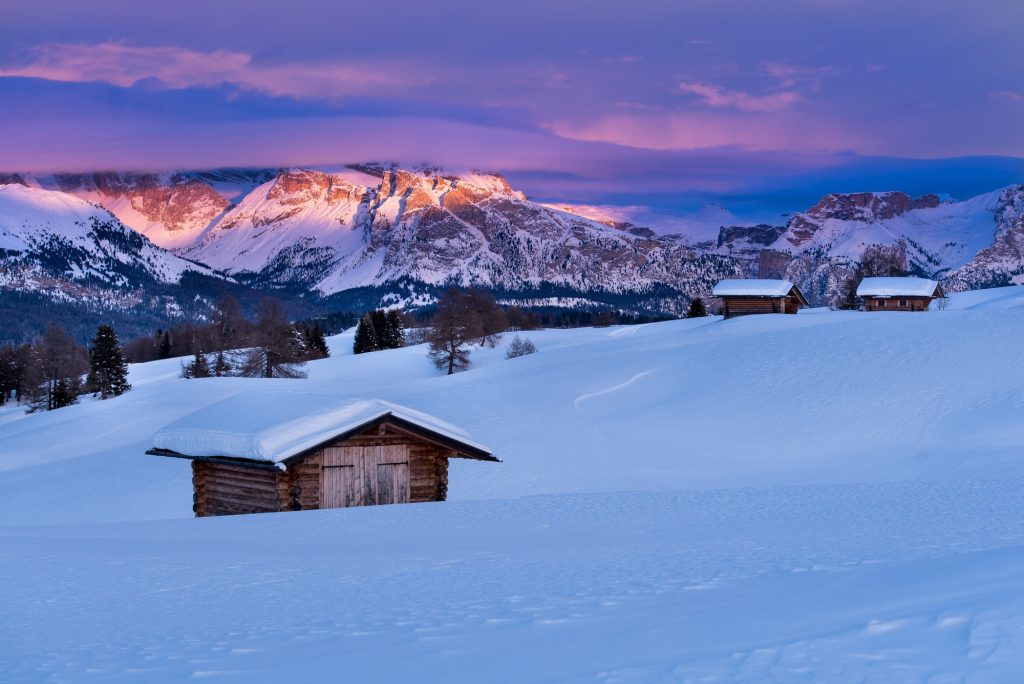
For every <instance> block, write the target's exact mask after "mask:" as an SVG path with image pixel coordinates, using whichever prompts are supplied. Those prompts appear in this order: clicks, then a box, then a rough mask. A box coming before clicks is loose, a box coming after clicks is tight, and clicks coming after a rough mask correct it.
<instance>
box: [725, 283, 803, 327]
mask: <svg viewBox="0 0 1024 684" xmlns="http://www.w3.org/2000/svg"><path fill="white" fill-rule="evenodd" d="M712 295H714V296H715V297H719V298H720V299H721V300H722V313H723V314H724V315H725V317H726V318H732V317H734V316H748V315H751V314H770V313H780V314H795V313H796V312H797V311H798V310H799V309H800V308H801V307H804V306H808V304H807V299H806V298H805V297H804V295H803V293H802V292H800V289H799V288H798V287H797V286H796V285H794V284H793V283H791V282H789V281H788V280H765V279H756V278H750V279H745V280H744V279H738V280H722V281H719V283H718V284H717V285H715V289H714V290H713V291H712Z"/></svg>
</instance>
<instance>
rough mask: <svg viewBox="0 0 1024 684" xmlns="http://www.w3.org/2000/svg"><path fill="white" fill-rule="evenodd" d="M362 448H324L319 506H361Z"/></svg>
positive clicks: (362, 503)
mask: <svg viewBox="0 0 1024 684" xmlns="http://www.w3.org/2000/svg"><path fill="white" fill-rule="evenodd" d="M362 482H363V449H361V448H360V447H329V448H327V449H324V470H323V477H322V478H321V482H320V508H346V507H348V506H363V505H364V501H363V500H364V497H363V487H362Z"/></svg>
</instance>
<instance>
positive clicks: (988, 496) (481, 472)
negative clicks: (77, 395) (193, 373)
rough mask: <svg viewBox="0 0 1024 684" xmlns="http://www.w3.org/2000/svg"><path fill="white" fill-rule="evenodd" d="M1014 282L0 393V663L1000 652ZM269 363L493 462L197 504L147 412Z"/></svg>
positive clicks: (798, 669)
mask: <svg viewBox="0 0 1024 684" xmlns="http://www.w3.org/2000/svg"><path fill="white" fill-rule="evenodd" d="M1022 314H1024V288H1003V289H996V290H987V291H983V292H968V293H963V294H958V295H954V297H953V301H952V303H951V306H950V308H949V309H947V310H944V311H934V312H929V313H924V314H901V313H879V314H866V313H860V312H830V311H822V310H814V311H804V312H801V313H800V314H799V315H797V316H756V317H748V318H740V319H734V320H730V321H722V320H720V319H718V318H706V319H697V320H689V321H675V322H668V323H658V324H651V325H645V326H636V327H616V328H604V329H580V330H558V331H555V330H551V331H536V332H529V333H524V335H526V336H527V337H529V338H530V339H532V340H533V341H534V342H535V343H536V344H537V346H538V348H539V352H538V353H537V354H534V355H531V356H527V357H522V358H518V359H513V360H505V359H504V358H503V349H502V347H503V346H504V345H505V344H507V343H508V341H509V340H508V336H506V338H505V339H504V340H503V341H502V344H501V345H500V346H499V347H498V348H495V349H483V350H477V351H475V352H474V354H473V359H474V367H473V368H472V369H471V370H469V371H467V372H464V373H461V374H458V375H455V376H451V377H448V376H442V375H439V374H438V372H437V371H435V370H434V369H433V368H432V367H431V366H430V364H429V363H428V362H427V360H426V358H425V354H424V349H423V348H422V347H412V348H407V349H401V350H394V351H386V352H376V353H372V354H364V355H359V356H353V355H351V354H350V353H347V349H348V347H349V345H350V344H351V335H350V334H349V335H342V336H339V337H335V338H332V339H331V340H330V342H331V345H332V349H333V351H334V356H333V357H332V358H330V359H325V360H322V361H317V362H313V363H311V364H310V365H309V370H310V377H309V378H308V379H305V380H279V381H278V380H246V379H208V380H191V381H186V380H182V379H179V378H178V377H177V374H178V371H179V369H180V366H179V364H180V362H179V361H177V360H167V361H159V362H154V363H149V364H142V365H138V366H134V367H133V368H132V376H131V380H132V382H133V384H134V385H135V387H134V389H133V390H132V391H131V392H130V393H128V394H126V395H124V396H122V397H119V398H116V399H112V400H109V401H105V402H98V401H85V402H83V403H82V404H81V405H78V406H74V407H69V408H66V409H61V410H58V411H53V412H50V413H45V414H37V415H31V416H22V415H21V414H19V413H16V412H15V411H14V410H13V409H10V408H5V409H2V410H0V468H3V470H2V471H0V521H2V522H0V549H2V552H0V583H2V584H3V586H4V588H5V594H4V609H5V617H6V619H5V620H3V621H0V643H3V644H4V647H3V648H0V675H2V676H0V678H2V679H3V680H4V681H11V682H21V681H26V682H27V681H67V680H74V681H80V680H87V679H90V678H92V679H99V680H103V681H132V680H139V679H144V680H146V681H154V682H161V681H180V680H182V679H188V678H207V677H217V678H218V679H220V680H225V681H240V682H241V681H244V682H261V681H280V680H281V679H282V678H285V679H289V680H296V681H313V680H322V679H325V678H333V677H335V676H336V674H337V673H338V672H344V673H346V676H347V677H351V678H352V679H353V680H354V681H366V680H379V681H408V680H410V679H418V680H424V681H452V682H480V681H499V682H506V681H507V682H512V681H517V682H518V681H534V682H591V681H604V682H669V681H744V682H745V681H780V682H789V681H836V682H864V681H867V682H872V681H878V682H889V681H911V682H918V681H920V682H943V681H993V682H994V681H1000V682H1002V681H1014V679H1015V678H1016V677H1017V675H1018V674H1019V672H1020V671H1021V669H1022V668H1024V621H1022V618H1021V616H1022V615H1024V599H1022V598H1021V597H1022V596H1024V579H1022V576H1021V573H1020V567H1021V566H1022V565H1024V507H1022V503H1021V497H1020V491H1021V488H1022V486H1024V462H1022V459H1021V456H1020V455H1021V454H1022V453H1024V430H1022V429H1021V427H1020V423H1019V420H1018V416H1019V415H1020V412H1021V409H1022V405H1024V399H1022V397H1024V363H1022V362H1024V358H1022V355H1024V352H1022V351H1021V350H1020V345H1019V344H1018V340H1019V339H1020V337H1021V334H1022V333H1024V329H1022V326H1024V316H1022ZM288 388H302V389H303V391H317V392H324V393H327V394H331V395H333V396H338V397H351V396H375V397H379V398H381V399H384V400H388V401H394V402H398V403H401V404H403V405H407V406H410V407H412V408H414V409H418V410H423V411H426V412H428V413H430V414H432V415H436V416H438V417H440V418H442V419H444V420H448V421H451V422H452V423H454V424H456V425H458V426H460V427H462V428H465V429H467V430H469V431H470V432H472V433H473V435H474V436H476V437H478V438H479V439H481V440H482V441H485V442H486V443H488V445H489V446H491V447H492V448H493V449H494V450H495V453H496V454H497V455H499V456H500V457H501V458H502V459H503V462H502V463H476V462H461V461H460V462H455V463H453V464H452V471H451V475H450V497H451V499H452V500H451V501H449V502H447V503H442V504H417V505H405V506H382V507H370V508H362V509H345V510H332V511H309V512H303V513H288V514H276V515H257V516H236V517H231V518H216V519H204V520H193V519H191V518H190V516H191V513H190V510H189V506H190V503H191V484H190V473H189V467H188V464H187V463H186V462H183V461H179V460H177V459H168V458H159V457H151V456H144V455H142V452H143V451H144V449H145V448H146V447H147V446H148V444H149V440H150V438H151V436H152V434H153V433H154V432H155V431H156V430H158V429H159V428H161V427H163V426H165V425H167V424H169V423H172V422H173V421H174V420H176V419H177V418H179V417H181V416H184V415H187V414H189V413H191V412H193V411H195V410H196V409H197V408H200V407H202V406H206V405H210V404H212V403H214V402H216V401H220V400H222V399H225V398H229V397H231V396H235V395H238V394H240V393H247V394H248V395H249V397H252V396H254V395H253V393H254V392H260V391H266V390H277V389H288ZM737 416H741V417H742V418H743V420H741V421H737V420H736V419H735V418H736V417H737ZM158 518H178V519H176V520H154V519H158ZM523 654H529V657H524V655H523Z"/></svg>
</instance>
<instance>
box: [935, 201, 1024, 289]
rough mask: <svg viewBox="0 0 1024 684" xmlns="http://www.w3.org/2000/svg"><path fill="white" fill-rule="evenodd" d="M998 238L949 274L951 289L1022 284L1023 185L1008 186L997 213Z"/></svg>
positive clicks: (1023, 243)
mask: <svg viewBox="0 0 1024 684" xmlns="http://www.w3.org/2000/svg"><path fill="white" fill-rule="evenodd" d="M994 218H995V226H996V229H995V238H994V239H993V242H992V245H991V246H990V247H986V248H984V249H982V250H981V251H979V252H978V254H977V255H976V256H975V257H974V258H973V259H971V260H970V261H969V262H968V263H966V264H965V265H964V266H962V267H960V268H958V269H957V270H955V271H953V272H952V273H950V274H949V276H947V278H946V282H945V284H946V288H947V289H948V290H950V291H958V290H970V289H977V288H982V287H995V286H999V285H1009V284H1010V283H1011V282H1015V283H1020V281H1021V278H1020V276H1021V275H1022V274H1024V185H1016V186H1013V187H1009V188H1006V189H1005V190H1004V191H1003V192H1002V194H1001V195H1000V197H999V201H998V203H997V204H996V208H995V212H994Z"/></svg>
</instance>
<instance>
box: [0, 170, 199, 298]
mask: <svg viewBox="0 0 1024 684" xmlns="http://www.w3.org/2000/svg"><path fill="white" fill-rule="evenodd" d="M0 256H2V261H0V277H2V280H0V284H2V287H4V288H6V289H12V290H27V291H38V290H39V289H40V288H45V287H56V288H61V287H67V288H72V290H67V293H68V294H69V295H71V294H72V291H73V293H74V296H76V297H78V296H81V295H82V293H83V291H84V290H88V289H89V288H96V289H99V290H106V289H110V288H117V289H119V290H122V291H126V290H130V289H132V288H137V287H141V286H142V285H143V284H146V283H151V282H156V283H177V282H179V281H180V280H181V277H182V275H183V274H184V273H185V272H186V271H194V272H197V273H204V274H207V275H212V271H211V270H210V269H209V268H208V267H206V266H203V265H201V264H197V263H195V262H192V261H188V260H186V259H183V258H182V257H180V256H178V255H176V254H173V253H172V252H169V251H167V250H165V249H162V248H160V247H157V246H156V245H154V244H153V243H151V242H150V241H149V240H147V239H146V238H145V237H144V236H142V235H140V234H139V233H137V232H135V231H133V230H131V229H129V228H127V227H125V226H124V225H123V224H122V223H121V222H120V221H119V220H118V219H117V218H116V217H115V216H114V215H113V214H111V213H110V211H108V210H107V209H105V208H103V207H100V206H98V205H95V204H91V203H89V202H87V201H85V200H82V199H79V198H77V197H74V196H72V195H69V194H67V193H63V192H54V191H51V190H43V189H41V188H32V187H26V186H22V185H0Z"/></svg>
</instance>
